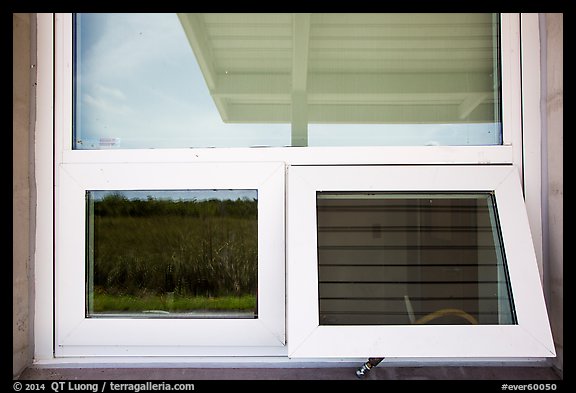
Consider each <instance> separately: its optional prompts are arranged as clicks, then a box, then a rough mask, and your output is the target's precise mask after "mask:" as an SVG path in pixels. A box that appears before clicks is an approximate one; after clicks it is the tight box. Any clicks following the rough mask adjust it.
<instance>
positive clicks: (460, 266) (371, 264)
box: [317, 192, 516, 325]
mask: <svg viewBox="0 0 576 393" xmlns="http://www.w3.org/2000/svg"><path fill="white" fill-rule="evenodd" d="M317 219H318V263H319V265H318V276H319V302H320V303H319V310H320V324H321V325H410V324H442V325H462V324H481V325H506V324H514V323H516V322H515V315H514V307H513V301H512V295H511V292H510V287H509V279H508V275H507V270H506V263H505V254H504V249H503V245H502V242H501V236H500V229H499V224H498V219H497V215H496V207H495V203H494V197H493V195H492V194H490V193H485V194H465V193H463V194H441V193H434V194H426V193H408V194H398V193H362V192H354V193H334V192H319V193H318V194H317Z"/></svg>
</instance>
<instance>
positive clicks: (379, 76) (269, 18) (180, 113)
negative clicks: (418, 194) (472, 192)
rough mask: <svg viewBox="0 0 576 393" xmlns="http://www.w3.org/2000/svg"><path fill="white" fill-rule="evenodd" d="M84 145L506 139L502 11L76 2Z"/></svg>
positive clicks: (77, 120) (80, 143)
mask: <svg viewBox="0 0 576 393" xmlns="http://www.w3.org/2000/svg"><path fill="white" fill-rule="evenodd" d="M74 20H75V24H74V27H75V28H74V32H75V34H74V37H75V41H74V59H75V60H74V70H75V72H74V75H75V78H74V96H75V99H74V140H73V146H74V148H75V149H110V148H124V149H131V148H190V147H256V146H258V147H262V146H389V145H408V146H410V145H498V144H501V143H502V123H501V115H500V107H501V105H500V69H499V16H498V14H489V13H487V14H482V13H471V14H456V13H450V14H440V13H439V14H417V13H409V14H401V13H393V14H378V13H370V14H362V13H352V14H337V13H326V14H322V13H313V14H290V13H283V14H224V13H222V14H106V13H98V14H76V16H75V19H74Z"/></svg>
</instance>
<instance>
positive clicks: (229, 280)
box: [86, 189, 258, 319]
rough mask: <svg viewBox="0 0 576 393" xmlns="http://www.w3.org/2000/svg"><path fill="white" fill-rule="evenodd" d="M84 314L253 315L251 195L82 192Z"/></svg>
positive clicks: (254, 220) (254, 213)
mask: <svg viewBox="0 0 576 393" xmlns="http://www.w3.org/2000/svg"><path fill="white" fill-rule="evenodd" d="M86 225H87V228H86V235H87V236H86V316H87V317H136V318H226V319H228V318H258V307H257V298H258V192H257V190H224V189H220V190H162V191H160V190H137V191H136V190H134V191H126V190H122V191H97V190H90V191H86Z"/></svg>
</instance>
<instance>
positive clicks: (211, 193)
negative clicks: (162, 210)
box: [89, 190, 258, 201]
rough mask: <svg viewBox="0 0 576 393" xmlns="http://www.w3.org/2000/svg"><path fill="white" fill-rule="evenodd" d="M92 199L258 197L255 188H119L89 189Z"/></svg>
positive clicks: (231, 198)
mask: <svg viewBox="0 0 576 393" xmlns="http://www.w3.org/2000/svg"><path fill="white" fill-rule="evenodd" d="M89 193H90V195H91V196H92V198H94V200H97V201H98V200H101V199H103V198H105V197H106V196H108V195H113V194H116V195H122V196H124V197H125V198H127V199H141V200H147V199H148V197H152V198H154V199H169V200H173V201H178V200H182V201H189V200H197V201H204V200H209V199H219V200H233V201H235V200H237V199H250V200H252V199H258V191H257V190H162V191H159V190H121V191H116V190H115V191H89Z"/></svg>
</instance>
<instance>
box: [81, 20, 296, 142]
mask: <svg viewBox="0 0 576 393" xmlns="http://www.w3.org/2000/svg"><path fill="white" fill-rule="evenodd" d="M76 29H77V30H76V31H77V34H78V35H77V52H78V53H77V58H78V60H77V72H76V75H77V76H76V82H77V84H78V88H79V89H78V97H77V102H76V110H77V112H76V116H77V121H78V122H77V124H76V138H77V139H82V140H83V141H85V142H89V141H90V140H95V139H98V138H100V137H107V138H120V144H121V147H123V148H138V147H144V148H146V147H158V148H161V147H209V146H216V147H220V146H228V147H235V146H252V145H271V146H284V145H288V144H289V143H290V125H288V124H257V125H254V124H225V123H223V122H222V120H221V118H220V115H219V113H218V110H217V109H216V107H215V105H214V102H213V100H212V97H211V96H210V94H209V92H208V88H207V87H206V83H205V82H204V78H203V76H202V73H201V72H200V69H199V68H198V64H197V62H196V58H195V57H194V53H193V51H192V49H191V47H190V45H189V43H188V40H187V38H186V35H185V34H184V30H183V28H182V26H181V24H180V21H179V20H178V17H177V16H176V14H105V13H102V14H100V13H99V14H79V16H78V18H77V28H76ZM80 148H81V147H80Z"/></svg>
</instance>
